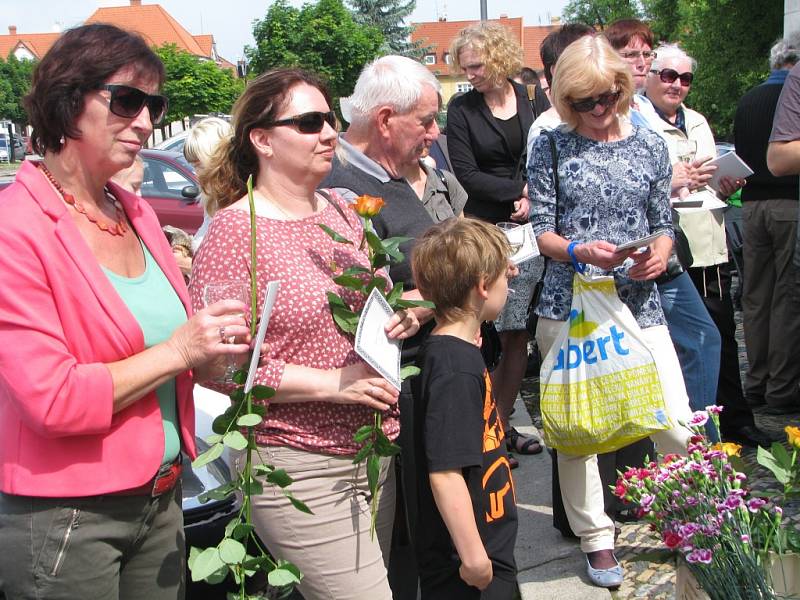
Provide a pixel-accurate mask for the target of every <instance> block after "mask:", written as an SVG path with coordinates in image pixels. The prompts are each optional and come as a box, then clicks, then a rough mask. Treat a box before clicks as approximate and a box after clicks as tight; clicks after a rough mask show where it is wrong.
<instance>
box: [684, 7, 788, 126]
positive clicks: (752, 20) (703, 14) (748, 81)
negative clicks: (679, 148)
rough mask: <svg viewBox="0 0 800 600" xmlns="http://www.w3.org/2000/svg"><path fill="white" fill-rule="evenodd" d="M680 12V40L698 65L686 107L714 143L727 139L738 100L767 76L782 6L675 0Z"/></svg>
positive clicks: (778, 33)
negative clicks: (700, 116)
mask: <svg viewBox="0 0 800 600" xmlns="http://www.w3.org/2000/svg"><path fill="white" fill-rule="evenodd" d="M678 9H679V11H680V22H681V29H680V31H679V34H678V41H679V42H680V44H681V46H682V47H683V48H684V49H685V50H686V52H688V53H689V54H690V55H691V56H693V57H694V58H695V59H696V60H697V63H698V66H697V71H696V74H695V79H694V83H693V84H692V91H691V92H690V94H689V97H688V98H687V105H689V106H690V107H692V108H693V109H695V110H697V111H699V112H700V113H702V114H703V115H704V116H705V117H706V118H707V119H708V122H709V124H710V125H711V127H712V129H713V130H714V133H715V135H716V136H717V139H730V138H731V135H732V133H733V117H734V114H735V112H736V105H737V103H738V101H739V98H741V96H742V94H744V93H745V92H746V91H747V90H749V89H750V88H751V87H753V86H755V85H756V84H758V83H759V82H761V81H762V80H763V79H764V78H765V77H766V76H767V75H768V73H769V63H768V56H769V49H770V46H771V45H772V44H773V43H774V41H775V40H776V39H777V38H779V37H780V36H781V32H782V29H783V3H782V2H763V1H760V0H678ZM743 15H746V16H747V18H743Z"/></svg>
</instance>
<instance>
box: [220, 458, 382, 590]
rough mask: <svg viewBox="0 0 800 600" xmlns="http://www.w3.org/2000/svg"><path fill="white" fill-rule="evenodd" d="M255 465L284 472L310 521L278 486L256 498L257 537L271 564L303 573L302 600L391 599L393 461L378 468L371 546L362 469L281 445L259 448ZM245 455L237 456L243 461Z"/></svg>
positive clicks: (346, 460) (349, 462)
mask: <svg viewBox="0 0 800 600" xmlns="http://www.w3.org/2000/svg"><path fill="white" fill-rule="evenodd" d="M258 454H259V458H258V460H255V461H254V462H255V463H258V462H263V463H267V464H271V465H273V466H274V467H275V468H277V469H286V472H287V473H288V474H289V475H290V476H291V477H292V479H293V480H294V481H293V483H292V484H291V485H290V486H289V488H288V489H289V490H290V491H291V492H292V494H293V495H294V496H295V497H296V498H297V499H299V500H302V501H303V502H305V503H306V504H307V505H308V507H309V508H310V509H311V510H312V511H313V513H314V514H313V515H308V514H306V513H303V512H300V511H299V510H297V509H296V508H294V507H293V506H292V505H291V504H290V503H289V501H288V500H287V499H286V497H285V496H284V495H283V493H282V492H281V490H280V489H279V488H277V487H276V486H265V488H264V493H263V494H261V495H260V496H257V497H255V498H254V499H253V522H254V524H255V527H256V533H257V534H258V536H259V538H261V540H262V541H263V542H264V544H265V545H266V546H267V548H268V550H269V552H270V554H272V556H273V557H274V558H282V559H285V560H288V561H290V562H292V563H294V564H295V565H296V566H297V567H298V568H299V569H300V572H301V573H302V574H303V579H302V581H301V582H300V584H299V586H298V589H299V590H300V592H301V593H302V594H303V597H304V598H305V600H391V598H392V592H391V590H390V589H389V582H388V579H387V576H386V565H387V564H388V562H389V548H390V546H391V541H392V525H393V522H394V506H395V476H394V460H393V459H390V458H384V459H382V461H381V474H380V480H379V482H380V483H379V485H380V488H379V496H378V520H377V526H376V534H375V539H374V540H371V539H370V534H369V528H370V495H369V485H368V483H367V475H366V467H365V464H364V463H360V464H358V465H354V464H353V459H352V457H350V456H327V455H323V454H315V453H312V452H306V451H303V450H298V449H296V448H290V447H286V446H259V448H258ZM242 456H243V455H242V454H237V455H235V456H234V461H241V460H242Z"/></svg>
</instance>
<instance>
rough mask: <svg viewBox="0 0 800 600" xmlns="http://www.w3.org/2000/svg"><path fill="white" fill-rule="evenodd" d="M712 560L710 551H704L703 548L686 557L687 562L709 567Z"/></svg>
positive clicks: (712, 555)
mask: <svg viewBox="0 0 800 600" xmlns="http://www.w3.org/2000/svg"><path fill="white" fill-rule="evenodd" d="M713 558H714V554H713V553H712V552H711V550H705V549H703V548H695V549H694V550H692V551H691V552H690V553H689V554H688V555H686V561H687V562H690V563H703V564H704V565H710V564H711V561H712V559H713Z"/></svg>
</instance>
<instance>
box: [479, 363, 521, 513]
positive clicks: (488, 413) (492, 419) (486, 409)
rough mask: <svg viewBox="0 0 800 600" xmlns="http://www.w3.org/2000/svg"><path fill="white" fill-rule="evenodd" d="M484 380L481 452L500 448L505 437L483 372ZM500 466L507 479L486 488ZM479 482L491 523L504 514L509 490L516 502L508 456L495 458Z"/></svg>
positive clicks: (488, 383) (489, 384) (487, 380)
mask: <svg viewBox="0 0 800 600" xmlns="http://www.w3.org/2000/svg"><path fill="white" fill-rule="evenodd" d="M484 380H485V382H486V396H485V397H484V400H483V421H484V425H483V452H484V453H486V452H491V451H492V450H497V449H498V448H500V444H502V443H503V440H504V439H505V433H504V432H503V427H502V426H501V424H500V418H499V417H498V415H497V407H496V406H495V403H494V397H493V396H492V382H491V380H490V379H489V374H488V373H484ZM501 468H504V469H506V471H507V473H508V480H507V481H506V482H505V484H504V485H503V487H501V488H500V489H499V490H495V491H489V490H487V489H486V486H487V484H488V483H489V479H490V478H491V477H492V475H493V474H494V472H495V471H497V470H498V469H501ZM481 483H482V487H483V491H484V492H488V493H489V512H488V513H486V522H487V523H491V522H492V521H495V520H497V519H501V518H502V517H503V516H504V515H505V514H506V509H505V497H506V495H507V494H508V492H509V491H510V492H511V496H512V498H513V500H514V503H515V504H516V502H517V494H516V490H515V489H514V479H513V477H512V476H511V464H510V463H509V462H508V457H506V456H501V457H499V458H498V459H497V460H495V461H494V462H493V463H492V465H491V466H490V467H489V468H488V469H486V473H484V475H483V480H482V482H481Z"/></svg>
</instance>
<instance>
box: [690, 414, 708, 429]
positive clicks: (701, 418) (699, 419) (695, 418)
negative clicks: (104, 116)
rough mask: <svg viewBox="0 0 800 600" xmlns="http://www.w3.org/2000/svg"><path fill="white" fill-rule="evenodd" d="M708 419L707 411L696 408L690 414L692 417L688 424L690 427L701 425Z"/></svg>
mask: <svg viewBox="0 0 800 600" xmlns="http://www.w3.org/2000/svg"><path fill="white" fill-rule="evenodd" d="M706 421H708V413H707V412H706V411H704V410H697V411H695V412H694V414H692V418H691V420H690V421H689V425H691V426H692V427H702V426H703V425H705V424H706Z"/></svg>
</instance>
